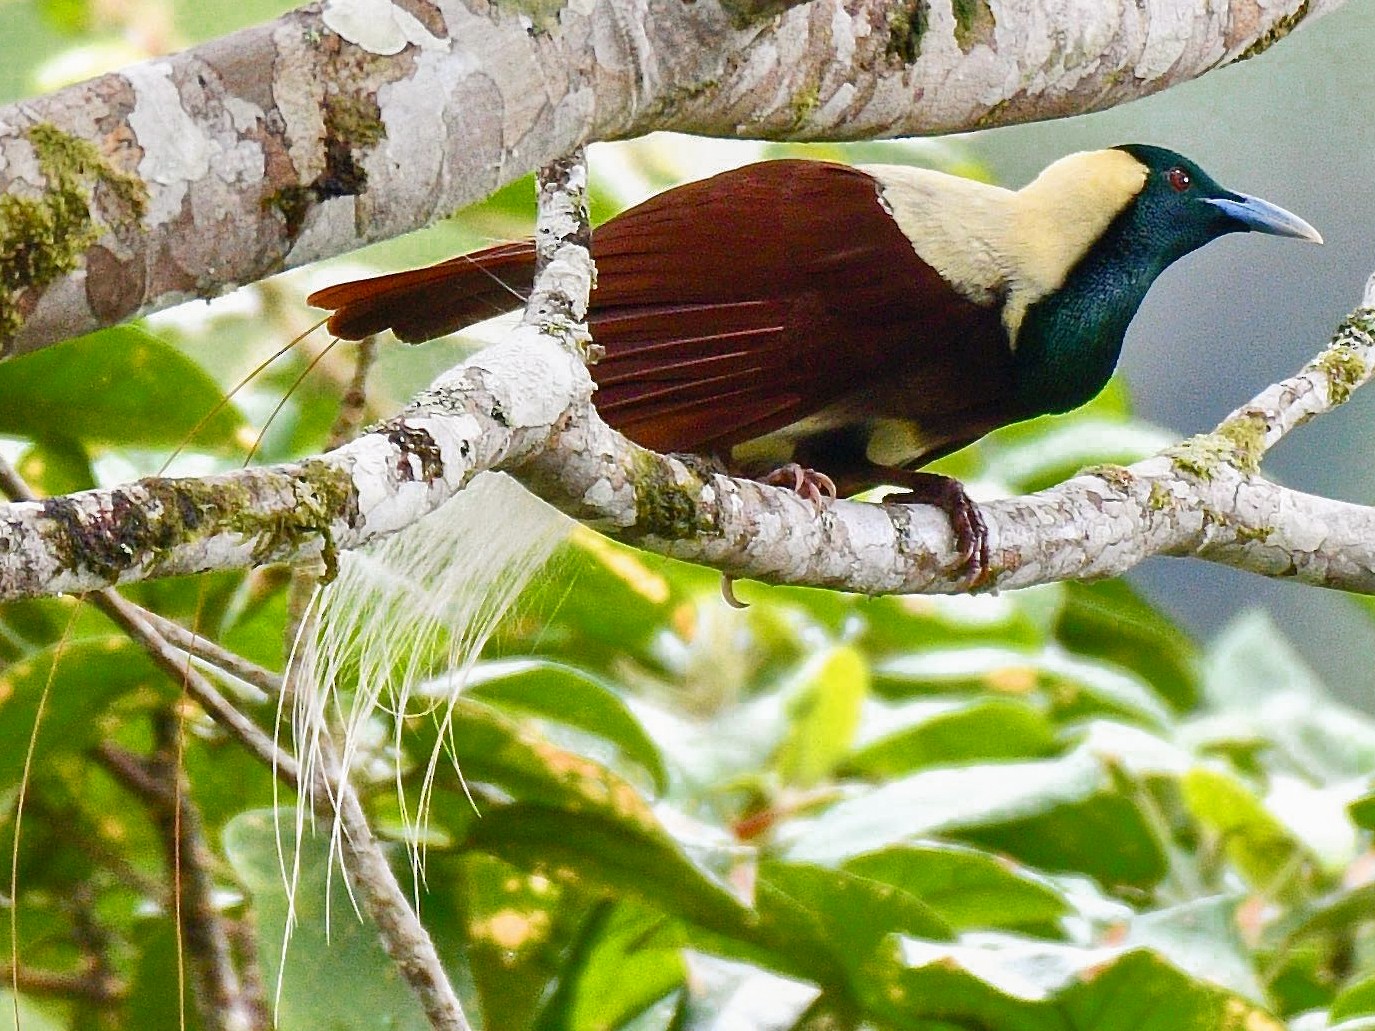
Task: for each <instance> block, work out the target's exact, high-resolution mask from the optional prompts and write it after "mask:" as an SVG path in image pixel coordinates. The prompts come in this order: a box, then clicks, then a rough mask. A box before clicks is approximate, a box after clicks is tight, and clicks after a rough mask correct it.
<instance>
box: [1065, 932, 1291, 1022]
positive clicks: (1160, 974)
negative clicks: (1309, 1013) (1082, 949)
mask: <svg viewBox="0 0 1375 1031" xmlns="http://www.w3.org/2000/svg"><path fill="white" fill-rule="evenodd" d="M1059 1008H1060V1009H1061V1011H1062V1012H1064V1013H1065V1014H1066V1016H1067V1017H1068V1019H1069V1022H1070V1024H1069V1026H1070V1027H1072V1028H1074V1031H1284V1025H1283V1024H1282V1023H1281V1022H1280V1021H1278V1020H1276V1019H1275V1018H1274V1016H1272V1015H1271V1014H1270V1013H1268V1012H1267V1011H1266V1010H1264V1009H1262V1008H1261V1007H1259V1006H1257V1005H1256V1004H1255V1003H1253V1002H1251V1001H1250V1000H1247V999H1244V998H1242V997H1241V996H1239V995H1234V994H1232V993H1230V992H1228V991H1226V990H1224V989H1222V988H1219V987H1216V986H1214V985H1211V984H1207V983H1205V982H1202V981H1199V980H1196V979H1193V978H1190V977H1189V976H1188V975H1187V974H1185V973H1183V972H1182V971H1180V970H1178V969H1177V968H1175V967H1174V966H1172V965H1170V964H1169V963H1167V962H1166V961H1165V960H1163V959H1161V958H1160V957H1159V956H1156V955H1154V954H1152V953H1150V952H1147V951H1144V950H1139V949H1138V950H1135V951H1131V952H1127V953H1126V954H1125V955H1123V956H1122V957H1121V958H1120V959H1118V960H1117V961H1116V962H1114V963H1112V964H1111V966H1109V967H1108V968H1107V969H1091V970H1086V971H1084V974H1083V976H1082V977H1081V979H1080V981H1079V983H1078V984H1076V985H1074V986H1073V987H1071V988H1069V989H1068V990H1067V991H1065V992H1064V993H1063V994H1062V995H1061V997H1060V1000H1059Z"/></svg>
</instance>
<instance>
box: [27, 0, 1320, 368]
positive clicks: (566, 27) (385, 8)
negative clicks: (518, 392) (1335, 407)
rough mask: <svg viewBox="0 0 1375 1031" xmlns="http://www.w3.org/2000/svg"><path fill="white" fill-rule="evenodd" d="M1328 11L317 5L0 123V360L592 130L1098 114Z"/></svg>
mask: <svg viewBox="0 0 1375 1031" xmlns="http://www.w3.org/2000/svg"><path fill="white" fill-rule="evenodd" d="M1341 2H1342V0H1229V2H1225V3H1211V4H1199V3H1196V2H1194V0H1139V2H1137V3H1128V4H1104V3H1100V2H1099V0H1060V2H1059V3H1055V4H1047V3H1045V2H1044V0H971V2H965V0H960V2H953V0H931V2H929V3H928V2H926V0H921V2H914V0H809V2H805V3H794V2H775V0H763V2H754V0H750V2H742V0H699V2H697V3H663V4H660V3H650V2H648V0H579V2H576V3H567V4H564V5H562V6H561V7H559V8H558V9H557V10H556V11H555V10H551V12H550V13H549V14H548V15H544V16H537V17H535V18H533V19H532V17H531V15H529V14H527V13H526V12H525V10H524V9H523V8H521V7H519V6H518V5H517V6H509V5H489V4H487V3H486V2H484V0H471V2H470V3H467V4H465V3H461V2H459V0H412V2H408V3H406V4H405V5H404V7H403V6H402V5H401V4H399V3H395V2H393V0H324V2H323V3H317V4H312V5H310V6H307V7H304V8H301V9H300V10H298V11H294V12H292V13H291V14H288V15H286V16H284V17H282V18H280V19H278V20H277V21H275V22H273V23H271V24H268V25H263V26H259V27H257V28H253V29H249V30H246V31H243V32H239V33H235V34H234V35H231V36H227V37H225V38H223V39H220V40H216V41H214V42H211V43H207V44H205V45H203V46H200V47H196V48H194V49H191V50H188V51H186V52H185V53H182V54H179V55H176V56H173V57H170V58H166V59H159V60H155V61H150V62H147V63H145V64H141V65H137V66H135V67H132V68H129V69H126V70H125V71H123V72H121V73H117V74H111V75H107V76H104V77H102V78H99V79H95V80H92V81H90V82H86V83H82V84H80V85H77V86H73V87H70V88H69V89H66V90H62V91H60V92H58V93H54V94H51V95H49V96H46V97H41V98H37V99H33V100H27V101H24V102H22V103H18V104H14V105H11V106H9V107H7V108H0V197H3V199H4V202H5V203H4V204H3V205H0V356H3V355H5V354H6V353H10V354H14V353H20V352H23V351H28V350H32V349H35V348H39V347H44V346H47V345H48V344H51V343H54V342H55V341H58V340H61V339H64V338H66V337H68V336H72V335H75V334H77V333H82V332H86V331H88V330H91V329H95V328H97V327H100V326H106V325H110V324H112V323H114V322H118V321H120V320H122V319H126V318H128V317H130V316H131V315H133V314H135V313H137V312H148V311H151V310H154V309H158V308H163V307H166V306H168V305H170V304H174V303H177V302H179V301H183V300H186V299H189V298H192V297H207V296H212V295H215V294H218V293H221V292H223V291H225V290H228V289H231V288H232V287H235V286H238V285H240V284H242V283H246V282H251V281H253V280H256V279H259V278H262V277H263V276H266V275H268V274H270V273H273V272H277V271H280V270H281V269H283V268H287V267H290V266H294V265H300V264H305V263H308V262H311V261H315V260H317V259H319V258H322V257H326V256H329V255H333V254H339V253H342V252H344V251H348V250H352V249H354V248H356V247H358V246H360V245H361V244H364V243H367V242H369V241H372V240H377V239H382V238H386V237H390V236H395V235H398V234H400V233H403V232H406V231H408V230H410V229H414V228H417V227H419V226H422V225H425V224H426V223H428V222H431V221H433V220H434V219H436V218H438V217H440V216H443V215H446V214H448V213H449V212H451V211H453V210H455V209H456V208H459V207H462V206H464V205H467V204H470V203H472V202H474V201H476V200H478V199H480V198H482V197H484V196H486V195H487V194H489V193H491V192H492V191H493V190H495V189H496V188H497V187H499V186H501V185H502V184H504V183H506V182H509V181H511V180H512V179H514V178H516V177H518V176H520V175H521V174H523V173H525V172H529V171H532V170H534V169H535V168H537V167H540V166H542V165H545V164H547V163H549V162H551V161H553V160H556V159H557V158H558V157H559V156H560V155H563V154H566V153H569V152H571V151H572V150H573V149H574V148H575V147H577V146H579V145H581V144H584V143H588V142H591V141H593V140H601V139H615V138H622V137H628V136H633V135H637V134H641V133H645V132H648V131H651V130H654V129H681V130H687V131H693V132H699V133H704V134H710V135H725V136H733V135H747V136H754V137H772V138H789V139H856V138H872V137H875V136H896V135H917V134H930V133H942V132H951V131H957V130H965V129H971V128H977V127H984V126H991V125H1002V124H1008V123H1011V122H1018V121H1027V120H1031V119H1038V118H1050V117H1057V116H1062V115H1068V114H1075V113H1080V112H1084V111H1091V110H1097V109H1101V108H1104V107H1109V106H1112V105H1114V104H1118V103H1122V102H1123V101H1126V100H1131V99H1134V98H1137V97H1141V96H1145V95H1147V94H1150V93H1154V92H1157V91H1159V90H1161V89H1164V88H1166V87H1168V86H1170V85H1173V84H1175V83H1179V82H1183V81H1187V80H1189V79H1192V78H1195V77H1196V76H1198V75H1201V74H1203V73H1204V72H1206V71H1208V70H1210V69H1212V68H1215V67H1218V66H1220V65H1224V64H1227V63H1229V62H1231V61H1235V60H1237V59H1239V58H1242V57H1246V56H1249V55H1251V54H1253V53H1257V52H1259V51H1260V50H1263V49H1265V48H1266V47H1268V46H1269V45H1270V44H1271V43H1273V42H1274V41H1275V40H1277V39H1280V38H1282V37H1283V36H1284V35H1286V34H1287V33H1288V32H1289V31H1290V30H1291V29H1292V28H1294V27H1295V26H1297V25H1298V24H1300V23H1301V22H1303V21H1304V20H1306V19H1308V18H1311V17H1313V16H1316V15H1319V14H1322V13H1324V12H1326V11H1329V10H1332V9H1334V8H1336V7H1338V6H1340V4H1341Z"/></svg>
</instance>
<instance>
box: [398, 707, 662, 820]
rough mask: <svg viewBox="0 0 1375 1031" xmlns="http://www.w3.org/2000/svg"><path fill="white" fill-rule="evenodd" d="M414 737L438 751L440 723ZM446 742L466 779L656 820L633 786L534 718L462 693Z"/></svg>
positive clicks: (524, 795) (557, 802)
mask: <svg viewBox="0 0 1375 1031" xmlns="http://www.w3.org/2000/svg"><path fill="white" fill-rule="evenodd" d="M416 738H417V739H418V744H417V749H418V751H419V752H420V753H421V754H423V755H427V756H432V755H434V754H436V750H437V749H439V748H440V747H441V743H440V740H439V724H438V722H437V721H435V720H430V721H425V722H422V723H421V724H420V726H419V728H418V732H417V734H416ZM442 747H443V749H444V751H446V752H447V753H448V755H449V757H450V759H451V760H452V761H453V763H454V765H456V766H457V767H458V769H459V770H460V771H461V773H462V775H463V776H464V778H465V779H467V780H469V781H480V782H486V783H489V784H495V785H498V786H500V787H501V788H502V789H503V790H505V791H506V792H507V793H509V794H510V795H512V796H513V797H515V798H517V799H520V800H522V801H531V802H541V803H544V804H548V805H554V806H559V807H562V808H566V809H569V810H572V811H576V812H601V813H605V814H608V815H611V816H612V817H614V818H616V819H624V820H627V821H629V822H633V823H644V824H648V825H655V824H654V818H653V814H652V812H651V809H650V806H649V803H648V801H646V799H645V798H644V797H643V795H642V794H641V793H640V791H639V790H638V789H637V788H636V787H635V786H634V785H632V784H631V783H630V782H629V781H627V780H625V779H624V778H623V777H621V776H619V775H617V774H616V773H614V772H613V771H611V770H610V769H608V768H607V767H606V766H604V765H603V764H602V763H600V762H598V761H597V760H595V759H593V758H589V757H588V756H586V755H583V754H581V753H579V752H575V751H572V750H570V749H567V748H562V747H560V746H559V745H557V744H555V743H554V742H553V741H551V740H550V739H549V738H548V737H547V736H546V735H545V734H544V733H543V728H542V726H541V725H540V724H539V722H538V721H536V720H535V719H533V718H530V717H526V718H524V719H513V718H512V717H510V716H507V715H504V714H503V713H501V712H499V711H497V710H496V709H495V708H493V707H492V706H490V705H487V704H486V703H484V702H479V701H476V700H475V699H471V698H466V697H460V698H458V699H457V700H456V701H455V702H454V705H453V713H452V726H451V728H450V732H449V733H448V734H447V735H446V737H445V739H444V742H443V744H442ZM422 772H423V770H422ZM655 826H657V825H655Z"/></svg>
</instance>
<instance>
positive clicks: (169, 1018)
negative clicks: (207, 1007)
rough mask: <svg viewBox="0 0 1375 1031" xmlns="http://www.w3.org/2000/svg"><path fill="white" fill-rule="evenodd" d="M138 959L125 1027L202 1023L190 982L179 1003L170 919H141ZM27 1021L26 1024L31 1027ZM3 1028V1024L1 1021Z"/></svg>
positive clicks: (137, 929)
mask: <svg viewBox="0 0 1375 1031" xmlns="http://www.w3.org/2000/svg"><path fill="white" fill-rule="evenodd" d="M134 942H135V944H136V945H137V948H138V962H137V964H136V966H135V967H134V971H133V976H132V977H131V978H130V983H129V997H128V998H127V999H126V1000H125V1003H124V1011H123V1014H122V1016H123V1019H124V1026H125V1027H131V1028H133V1027H138V1028H145V1027H146V1028H155V1027H157V1028H162V1027H165V1028H180V1027H181V1022H182V1020H183V1019H185V1021H186V1026H187V1028H188V1031H194V1029H197V1028H199V1027H200V1026H201V1021H200V1014H199V1013H198V1012H197V1010H196V1000H195V997H194V995H193V994H192V988H191V985H190V984H189V983H188V984H187V985H186V986H185V990H184V991H183V992H182V993H180V994H181V996H182V998H181V1005H180V1006H178V1005H177V995H178V992H177V978H176V976H175V971H176V970H177V963H178V961H177V949H178V947H179V943H178V941H177V933H176V930H175V926H174V924H173V923H172V921H171V919H162V920H156V921H142V922H140V923H138V924H136V925H135V926H134ZM28 1026H29V1022H28V1020H25V1021H24V1027H25V1028H28ZM0 1027H4V1024H3V1023H0Z"/></svg>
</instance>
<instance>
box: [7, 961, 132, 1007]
mask: <svg viewBox="0 0 1375 1031" xmlns="http://www.w3.org/2000/svg"><path fill="white" fill-rule="evenodd" d="M0 978H3V980H4V983H5V984H7V985H12V984H15V983H16V982H18V984H19V990H20V991H21V992H23V993H24V994H25V995H53V996H60V997H63V998H76V999H84V1000H86V1001H87V1002H91V1003H95V1004H96V1005H98V1006H112V1005H114V1004H115V1003H117V1002H120V1001H122V1000H123V999H124V997H125V996H126V995H128V994H129V986H128V985H127V984H125V983H124V981H122V980H120V979H119V978H117V977H114V976H113V975H108V974H102V973H98V972H96V971H91V970H77V971H74V972H68V971H60V970H41V969H39V968H37V967H26V966H22V965H21V966H20V967H19V969H18V970H17V971H16V970H15V968H14V966H13V964H9V963H7V964H4V965H3V966H0Z"/></svg>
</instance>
